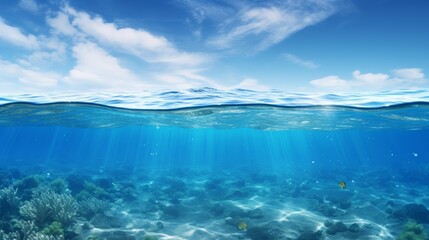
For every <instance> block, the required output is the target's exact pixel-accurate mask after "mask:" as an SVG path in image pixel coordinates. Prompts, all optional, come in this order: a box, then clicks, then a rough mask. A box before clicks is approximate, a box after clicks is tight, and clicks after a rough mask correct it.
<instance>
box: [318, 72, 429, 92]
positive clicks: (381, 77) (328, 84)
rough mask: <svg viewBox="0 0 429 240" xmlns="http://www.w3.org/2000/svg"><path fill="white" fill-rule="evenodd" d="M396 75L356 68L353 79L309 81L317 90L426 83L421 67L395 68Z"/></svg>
mask: <svg viewBox="0 0 429 240" xmlns="http://www.w3.org/2000/svg"><path fill="white" fill-rule="evenodd" d="M393 72H394V73H395V75H396V76H393V77H392V76H390V75H388V74H385V73H364V74H362V73H361V72H360V71H358V70H356V71H354V72H353V73H352V75H353V79H351V80H345V79H342V78H340V77H338V76H328V77H324V78H320V79H315V80H312V81H310V84H311V85H313V86H314V87H317V88H318V90H328V91H380V90H395V89H406V88H416V87H421V86H422V85H423V84H425V83H426V79H424V74H423V71H422V70H421V69H418V68H408V69H395V70H394V71H393Z"/></svg>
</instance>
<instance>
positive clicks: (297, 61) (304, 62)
mask: <svg viewBox="0 0 429 240" xmlns="http://www.w3.org/2000/svg"><path fill="white" fill-rule="evenodd" d="M283 57H284V58H285V59H286V60H288V61H289V62H291V63H293V64H296V65H299V66H302V67H305V68H309V69H314V68H318V67H319V65H318V64H317V63H315V62H313V61H310V60H304V59H301V58H299V57H298V56H295V55H293V54H291V53H285V54H283Z"/></svg>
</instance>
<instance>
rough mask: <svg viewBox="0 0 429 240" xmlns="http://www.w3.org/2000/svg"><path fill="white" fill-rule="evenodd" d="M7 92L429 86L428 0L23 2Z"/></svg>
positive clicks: (1, 69)
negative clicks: (428, 73)
mask: <svg viewBox="0 0 429 240" xmlns="http://www.w3.org/2000/svg"><path fill="white" fill-rule="evenodd" d="M1 4H2V6H1V8H0V92H3V93H4V92H7V93H32V92H69V91H79V92H83V91H90V92H94V91H99V92H116V91H117V92H123V91H141V90H148V89H149V90H152V89H155V90H157V89H188V88H201V87H213V88H218V89H234V88H245V89H254V90H266V89H279V90H282V91H289V92H331V93H337V92H360V91H387V90H398V89H419V88H428V87H429V81H428V79H427V76H426V72H427V71H429V27H428V26H429V15H428V14H427V13H428V12H429V1H427V0H407V1H405V0H273V1H267V0H263V1H257V0H234V1H229V0H163V1H159V0H141V1H131V0H121V1H119V0H91V1H87V0H69V1H61V0H60V1H54V0H44V1H42V0H19V1H12V0H6V1H2V3H1Z"/></svg>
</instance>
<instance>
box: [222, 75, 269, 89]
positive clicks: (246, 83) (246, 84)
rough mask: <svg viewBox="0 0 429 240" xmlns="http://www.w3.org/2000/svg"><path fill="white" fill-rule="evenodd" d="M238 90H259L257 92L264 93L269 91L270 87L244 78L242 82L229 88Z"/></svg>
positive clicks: (252, 79) (255, 80)
mask: <svg viewBox="0 0 429 240" xmlns="http://www.w3.org/2000/svg"><path fill="white" fill-rule="evenodd" d="M238 88H240V89H250V90H259V91H265V90H269V89H270V87H268V86H266V85H263V84H260V83H259V81H258V80H257V79H254V78H246V79H244V80H243V81H241V82H240V83H239V84H237V85H234V86H232V87H230V89H238Z"/></svg>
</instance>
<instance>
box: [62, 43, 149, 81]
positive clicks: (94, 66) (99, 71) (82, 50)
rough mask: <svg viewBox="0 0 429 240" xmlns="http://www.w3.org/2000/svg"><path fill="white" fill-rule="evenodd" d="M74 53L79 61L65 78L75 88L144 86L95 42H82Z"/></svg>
mask: <svg viewBox="0 0 429 240" xmlns="http://www.w3.org/2000/svg"><path fill="white" fill-rule="evenodd" d="M73 55H74V57H75V58H76V61H77V63H76V66H75V67H74V68H73V69H71V70H70V72H69V74H68V76H66V77H65V78H64V80H65V82H66V83H67V84H68V85H69V86H71V87H73V88H78V89H79V88H85V89H88V88H96V89H97V88H105V89H106V88H116V89H126V88H130V87H141V88H143V87H144V84H143V82H142V81H139V78H138V77H137V76H135V75H134V74H133V73H132V72H131V71H130V70H128V69H127V68H125V67H123V66H121V64H120V62H119V60H118V59H117V58H115V57H113V56H111V55H109V54H108V53H107V52H106V51H105V50H103V49H102V48H100V47H98V46H97V45H96V44H94V43H91V42H87V43H80V44H78V45H76V46H74V47H73Z"/></svg>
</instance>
